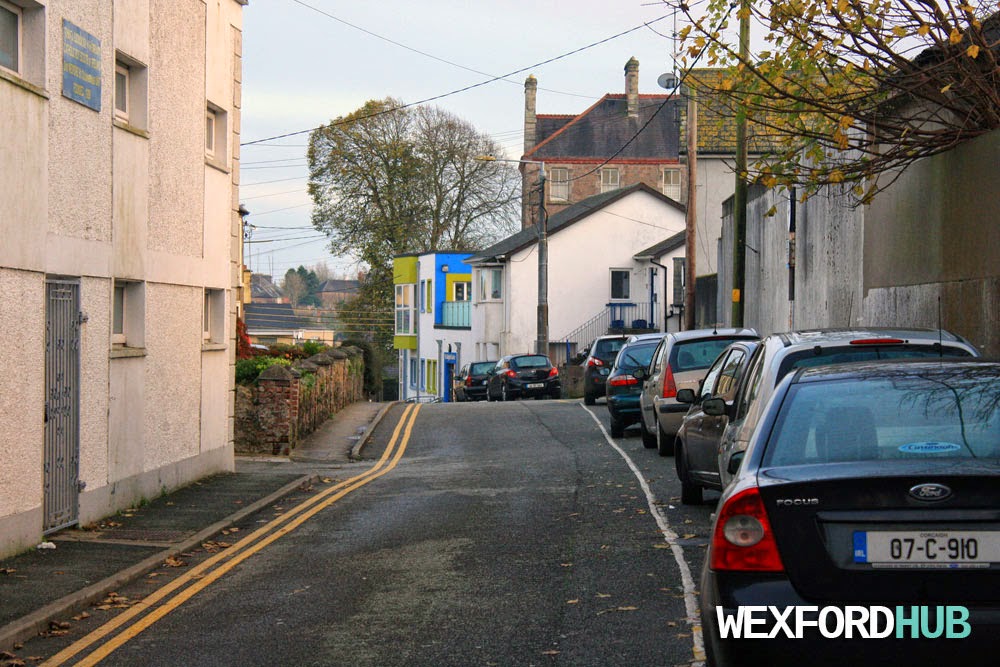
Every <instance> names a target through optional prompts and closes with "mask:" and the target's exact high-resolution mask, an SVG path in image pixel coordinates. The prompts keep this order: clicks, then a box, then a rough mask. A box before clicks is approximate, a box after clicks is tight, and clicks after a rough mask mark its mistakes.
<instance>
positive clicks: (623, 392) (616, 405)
mask: <svg viewBox="0 0 1000 667" xmlns="http://www.w3.org/2000/svg"><path fill="white" fill-rule="evenodd" d="M662 338H663V334H662V333H658V334H642V335H640V336H632V337H630V338H629V340H628V342H627V343H625V347H623V348H622V349H621V350H619V351H618V357H617V358H616V359H615V363H614V365H613V366H612V367H611V373H610V374H609V375H608V377H607V380H606V382H605V393H606V394H607V397H608V416H609V417H610V420H611V435H612V437H615V438H620V437H622V436H623V435H625V429H626V428H627V427H628V426H630V425H632V424H635V423H637V422H638V421H639V394H640V393H641V392H642V384H641V383H640V382H639V380H638V379H636V377H635V376H634V375H633V374H632V373H633V372H634V371H635V370H636V369H639V368H648V367H649V362H650V361H651V360H652V358H653V352H654V351H655V350H656V346H657V345H659V344H660V340H661V339H662Z"/></svg>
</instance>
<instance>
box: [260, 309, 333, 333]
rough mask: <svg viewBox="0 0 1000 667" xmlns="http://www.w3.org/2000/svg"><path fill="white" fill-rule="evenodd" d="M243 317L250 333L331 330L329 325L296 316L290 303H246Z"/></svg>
mask: <svg viewBox="0 0 1000 667" xmlns="http://www.w3.org/2000/svg"><path fill="white" fill-rule="evenodd" d="M244 317H245V318H246V325H247V329H248V330H251V331H260V330H263V329H267V330H273V329H279V330H293V329H320V330H328V329H331V327H330V326H329V325H326V324H321V323H318V322H315V321H313V320H312V319H311V318H308V317H302V316H300V315H297V314H296V313H295V311H294V310H293V309H292V305H291V304H290V303H248V304H246V306H244Z"/></svg>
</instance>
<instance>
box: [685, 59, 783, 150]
mask: <svg viewBox="0 0 1000 667" xmlns="http://www.w3.org/2000/svg"><path fill="white" fill-rule="evenodd" d="M726 76H727V70H725V69H720V68H707V67H703V68H695V69H692V70H691V72H690V74H688V81H687V82H686V83H687V84H688V85H691V86H694V87H695V88H696V89H697V93H698V152H699V153H704V154H706V155H735V154H736V112H735V110H733V109H731V108H730V106H731V104H732V101H731V100H730V99H729V98H728V97H727V96H726V95H725V94H723V93H721V92H719V93H714V94H713V93H712V92H711V91H713V90H715V91H721V90H722V86H723V81H724V80H725V78H726ZM682 115H683V117H684V121H683V122H682V124H681V125H682V127H681V133H682V134H683V133H686V132H687V129H686V123H687V106H686V104H685V107H684V113H683V114H682ZM773 146H774V141H773V140H772V138H769V137H768V130H767V128H766V127H764V126H763V125H760V124H759V123H754V122H752V121H751V122H748V123H747V152H748V153H757V154H760V153H766V152H769V151H770V150H771V149H772V147H773Z"/></svg>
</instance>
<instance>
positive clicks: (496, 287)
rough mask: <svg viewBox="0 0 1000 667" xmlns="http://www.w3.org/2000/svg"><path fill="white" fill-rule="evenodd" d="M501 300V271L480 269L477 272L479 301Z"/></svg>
mask: <svg viewBox="0 0 1000 667" xmlns="http://www.w3.org/2000/svg"><path fill="white" fill-rule="evenodd" d="M501 298H503V269H482V270H481V271H480V272H479V300H480V301H499V300H500V299H501Z"/></svg>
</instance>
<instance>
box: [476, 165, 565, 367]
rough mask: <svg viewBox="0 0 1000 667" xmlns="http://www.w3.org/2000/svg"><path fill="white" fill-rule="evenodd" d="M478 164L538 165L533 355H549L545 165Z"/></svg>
mask: <svg viewBox="0 0 1000 667" xmlns="http://www.w3.org/2000/svg"><path fill="white" fill-rule="evenodd" d="M476 159H477V160H479V161H480V162H515V163H518V164H537V165H538V192H539V195H538V209H539V214H538V319H537V325H536V329H537V332H538V334H537V335H538V337H537V339H536V340H535V353H536V354H544V355H546V356H548V353H549V236H548V219H547V216H546V215H545V163H544V162H542V161H541V160H510V159H504V158H498V157H495V156H493V155H479V156H477V157H476Z"/></svg>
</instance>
